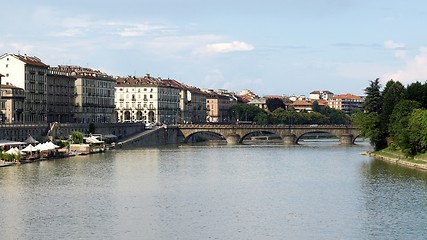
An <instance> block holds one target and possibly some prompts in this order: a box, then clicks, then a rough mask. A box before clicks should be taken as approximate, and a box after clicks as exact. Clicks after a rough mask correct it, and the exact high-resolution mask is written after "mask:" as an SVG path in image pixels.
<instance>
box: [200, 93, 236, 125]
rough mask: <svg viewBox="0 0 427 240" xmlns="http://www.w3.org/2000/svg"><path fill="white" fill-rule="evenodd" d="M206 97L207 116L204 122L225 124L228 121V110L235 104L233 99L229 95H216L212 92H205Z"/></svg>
mask: <svg viewBox="0 0 427 240" xmlns="http://www.w3.org/2000/svg"><path fill="white" fill-rule="evenodd" d="M205 92H206V93H207V96H206V110H207V112H208V116H207V119H206V121H207V122H213V123H227V122H229V121H230V115H229V113H228V110H229V109H230V107H231V106H232V105H234V104H236V103H237V101H235V99H233V98H231V97H230V96H229V95H223V94H219V93H216V92H214V91H212V90H205Z"/></svg>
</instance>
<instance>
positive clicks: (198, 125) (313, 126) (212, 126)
mask: <svg viewBox="0 0 427 240" xmlns="http://www.w3.org/2000/svg"><path fill="white" fill-rule="evenodd" d="M176 126H177V127H178V128H211V129H212V128H321V129H322V128H327V129H330V128H352V129H354V128H357V127H356V126H354V125H345V124H331V125H327V124H306V125H294V124H292V125H291V124H274V125H273V124H265V125H256V124H244V125H243V124H178V125H176Z"/></svg>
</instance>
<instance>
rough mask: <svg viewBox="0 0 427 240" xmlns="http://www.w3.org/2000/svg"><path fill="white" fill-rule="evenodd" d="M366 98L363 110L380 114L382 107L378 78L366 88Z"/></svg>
mask: <svg viewBox="0 0 427 240" xmlns="http://www.w3.org/2000/svg"><path fill="white" fill-rule="evenodd" d="M365 94H366V98H365V101H364V104H363V108H364V110H365V112H367V113H380V112H381V107H382V97H381V85H380V79H379V78H377V79H375V80H373V81H371V82H370V83H369V86H368V87H367V88H365Z"/></svg>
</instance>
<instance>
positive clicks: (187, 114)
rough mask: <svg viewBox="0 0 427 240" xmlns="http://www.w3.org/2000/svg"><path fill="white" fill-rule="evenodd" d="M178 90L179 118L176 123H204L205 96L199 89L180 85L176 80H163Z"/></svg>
mask: <svg viewBox="0 0 427 240" xmlns="http://www.w3.org/2000/svg"><path fill="white" fill-rule="evenodd" d="M163 81H165V82H167V83H168V84H170V85H172V86H174V87H176V88H178V89H179V90H180V93H179V96H180V101H179V110H180V113H179V118H178V119H177V123H204V122H206V94H205V93H204V92H202V91H201V90H200V89H199V88H196V87H192V86H188V85H185V84H182V83H180V82H178V81H176V80H170V79H168V80H163Z"/></svg>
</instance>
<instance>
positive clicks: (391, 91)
mask: <svg viewBox="0 0 427 240" xmlns="http://www.w3.org/2000/svg"><path fill="white" fill-rule="evenodd" d="M405 93H406V90H405V87H404V86H403V85H402V83H400V82H399V81H396V82H395V81H393V80H390V81H388V82H387V84H386V86H385V88H384V90H383V92H382V114H383V115H384V116H385V120H388V119H389V116H390V115H391V113H392V112H393V109H394V106H395V105H396V104H397V103H398V102H400V101H402V100H404V99H405Z"/></svg>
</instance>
